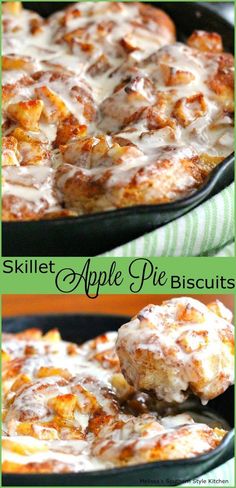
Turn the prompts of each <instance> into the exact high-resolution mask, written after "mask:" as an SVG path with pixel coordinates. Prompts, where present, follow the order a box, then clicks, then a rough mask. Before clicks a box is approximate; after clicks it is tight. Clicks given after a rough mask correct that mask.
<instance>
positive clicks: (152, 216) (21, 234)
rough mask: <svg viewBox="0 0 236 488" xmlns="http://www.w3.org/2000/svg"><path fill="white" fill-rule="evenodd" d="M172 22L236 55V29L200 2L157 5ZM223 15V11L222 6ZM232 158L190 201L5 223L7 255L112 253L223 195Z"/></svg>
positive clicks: (40, 7) (44, 11) (55, 6)
mask: <svg viewBox="0 0 236 488" xmlns="http://www.w3.org/2000/svg"><path fill="white" fill-rule="evenodd" d="M66 5H68V2H52V1H51V2H38V3H37V2H25V4H24V6H25V7H26V8H31V9H32V10H36V11H37V12H39V13H40V14H41V15H43V16H45V17H47V16H48V15H50V14H51V13H53V12H55V11H57V10H60V9H61V8H63V7H64V6H66ZM152 5H157V6H158V7H161V8H163V9H164V10H166V11H167V13H169V14H170V16H171V17H172V18H173V20H174V22H175V24H176V26H177V32H178V36H179V40H183V39H184V38H185V37H186V36H188V35H189V34H190V33H191V32H192V31H193V30H194V29H196V28H197V29H202V30H204V29H205V30H208V31H216V32H219V33H220V34H221V35H222V37H223V41H224V47H225V50H226V51H227V50H228V51H231V52H233V27H232V25H230V24H229V23H228V22H227V21H226V20H225V19H224V18H223V17H221V15H220V14H217V13H215V12H213V11H212V10H211V9H209V8H208V7H207V6H206V5H201V4H199V3H196V2H192V3H190V2H189V3H188V2H187V3H185V2H178V3H175V2H171V3H168V2H167V3H165V2H164V3H158V2H157V3H156V2H152ZM218 10H219V11H220V7H218ZM233 173H234V157H233V154H232V155H231V156H229V157H228V158H227V159H226V160H224V161H223V162H222V163H221V164H220V165H219V166H218V167H217V168H216V169H215V170H214V171H213V172H212V173H211V174H210V176H209V178H208V180H207V181H206V182H205V183H204V185H203V186H202V187H201V188H200V189H199V190H198V191H196V192H194V193H193V195H191V196H190V197H188V198H184V199H182V200H179V201H176V202H173V203H168V204H162V205H139V206H135V207H129V208H123V209H119V210H113V211H108V212H102V213H97V214H93V215H84V216H80V217H70V218H67V219H65V218H61V219H54V220H50V221H48V220H41V221H38V222H34V221H30V222H4V223H3V232H2V254H3V256H94V255H98V254H101V253H103V252H106V251H109V250H110V249H113V248H115V247H117V246H119V245H121V244H124V243H125V242H128V241H131V240H132V239H135V238H137V237H139V236H141V235H143V234H145V233H147V232H150V231H152V230H154V229H155V228H158V227H160V226H161V225H163V224H165V223H167V222H170V221H171V220H173V219H176V218H177V217H179V216H181V215H183V214H185V213H186V212H188V211H189V210H190V209H192V208H194V207H196V206H197V205H199V204H200V203H201V202H202V201H204V200H206V199H208V198H210V197H211V196H213V195H214V194H216V193H218V192H219V191H221V190H222V189H223V188H225V187H226V186H228V185H229V184H230V183H231V182H232V181H233V176H234V175H233Z"/></svg>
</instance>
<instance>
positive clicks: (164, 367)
mask: <svg viewBox="0 0 236 488" xmlns="http://www.w3.org/2000/svg"><path fill="white" fill-rule="evenodd" d="M216 308H217V315H216V313H214V311H212V310H214V307H213V305H212V304H211V306H210V309H209V308H208V307H206V306H205V305H203V304H202V303H201V302H199V301H198V300H195V299H193V298H185V297H181V298H173V299H171V300H168V301H166V302H163V304H162V305H161V306H155V305H149V306H147V307H145V308H144V309H143V310H141V311H140V312H139V314H137V316H136V317H134V319H133V320H131V322H129V323H127V324H125V325H123V326H122V327H121V328H120V329H119V333H118V339H117V343H116V350H117V354H118V356H119V359H120V363H121V370H122V373H123V374H124V376H125V378H126V380H127V381H128V383H130V384H131V385H133V386H134V387H135V389H144V390H154V391H155V393H156V395H157V397H158V398H159V399H163V400H165V401H167V402H183V401H184V400H185V399H186V398H187V397H188V395H189V394H190V392H192V393H194V394H195V395H197V396H199V397H200V399H201V401H202V403H203V404H206V403H207V402H208V401H209V400H211V399H212V398H215V397H216V396H218V395H220V394H221V393H223V392H224V391H225V390H226V389H227V388H228V386H229V385H231V384H232V383H233V377H234V333H233V326H232V325H231V324H230V322H229V321H228V320H225V318H222V311H221V310H222V309H223V312H224V308H223V306H222V305H221V307H219V305H217V304H216ZM223 317H225V313H223Z"/></svg>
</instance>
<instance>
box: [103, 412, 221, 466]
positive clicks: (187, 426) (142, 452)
mask: <svg viewBox="0 0 236 488" xmlns="http://www.w3.org/2000/svg"><path fill="white" fill-rule="evenodd" d="M164 425H165V427H164ZM166 429H167V430H166ZM224 435H225V431H224V430H222V429H218V428H215V429H211V428H210V427H207V426H206V425H205V424H195V423H194V421H193V419H192V418H191V417H190V416H189V415H186V414H183V415H177V416H176V417H173V418H171V417H169V418H168V419H165V418H163V419H162V421H160V422H159V421H157V420H156V419H155V417H152V416H151V415H141V416H139V417H138V418H135V417H130V418H129V417H127V418H124V417H123V418H122V416H120V418H118V419H116V421H115V422H114V421H111V422H110V423H108V425H105V426H104V427H102V429H101V430H100V432H99V433H98V437H97V439H96V440H95V442H94V445H93V453H94V454H95V455H96V456H97V457H98V458H100V459H102V460H104V461H112V462H113V463H114V464H116V465H117V466H126V465H130V464H131V465H132V464H139V463H144V462H150V461H165V460H170V459H184V458H191V457H194V456H196V455H198V454H203V453H204V452H207V451H209V450H210V449H212V448H215V447H217V446H218V444H219V443H220V442H221V440H222V438H223V437H224Z"/></svg>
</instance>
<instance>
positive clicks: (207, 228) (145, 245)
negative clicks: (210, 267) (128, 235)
mask: <svg viewBox="0 0 236 488" xmlns="http://www.w3.org/2000/svg"><path fill="white" fill-rule="evenodd" d="M234 251H235V250H234V183H232V184H231V185H229V186H228V187H227V188H225V189H224V190H223V191H221V192H220V193H218V194H217V195H215V196H214V197H212V198H210V199H209V200H207V201H206V202H205V203H202V204H201V205H199V206H198V207H197V208H195V209H193V210H191V211H190V212H188V213H187V214H186V215H184V216H183V217H180V218H178V219H176V220H174V221H172V222H170V223H169V224H166V225H164V226H162V227H160V228H159V229H156V230H154V231H152V232H150V233H148V234H145V235H143V236H141V237H139V238H138V239H135V240H133V241H131V242H128V243H127V244H124V245H123V246H119V247H117V248H115V249H113V250H112V251H109V252H106V253H105V254H103V256H110V257H111V256H131V257H135V256H138V257H140V256H141V257H150V256H157V257H159V256H220V257H223V256H225V257H226V256H234Z"/></svg>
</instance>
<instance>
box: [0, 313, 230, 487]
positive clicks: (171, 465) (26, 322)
mask: <svg viewBox="0 0 236 488" xmlns="http://www.w3.org/2000/svg"><path fill="white" fill-rule="evenodd" d="M127 320H129V318H128V317H124V316H120V315H38V316H37V315H33V316H19V317H13V318H8V319H5V320H3V331H5V332H20V331H21V330H23V329H26V328H30V327H39V328H40V329H42V330H43V332H46V331H48V330H49V329H51V328H54V327H57V328H58V329H59V330H60V332H61V335H62V337H63V339H65V340H67V341H72V342H73V341H74V342H78V343H81V342H84V341H86V340H88V339H91V338H92V337H95V336H96V335H99V334H102V333H104V332H107V331H109V330H117V329H118V328H119V327H120V325H122V324H124V323H125V322H127ZM208 405H209V406H210V407H211V408H212V409H213V410H214V411H215V412H217V413H218V414H219V415H220V416H221V417H223V418H225V420H226V421H227V422H228V423H229V425H230V426H231V427H233V424H234V408H233V405H234V393H233V388H232V387H231V388H229V389H228V390H227V391H226V392H225V393H224V394H223V395H221V396H220V397H218V398H216V399H215V400H212V401H211V402H209V404H208ZM233 450H234V440H233V430H231V431H230V432H229V434H227V436H226V437H225V439H224V440H223V442H222V443H221V444H220V445H219V446H218V447H217V448H216V449H214V450H213V451H211V452H210V453H208V454H204V455H202V456H198V457H196V458H193V459H184V460H183V461H181V460H179V461H159V462H153V463H148V464H141V465H138V466H137V465H136V466H130V467H127V468H116V469H109V470H105V471H94V472H90V473H89V472H87V473H66V474H21V475H17V474H3V483H2V485H3V486H124V485H125V486H144V485H145V486H148V485H152V486H154V485H155V486H175V485H178V484H180V483H183V482H185V481H188V480H190V479H193V478H195V477H197V476H200V475H202V474H204V473H205V472H207V471H210V470H211V469H213V468H215V467H216V466H219V465H220V464H222V463H224V462H226V461H227V460H228V459H230V458H231V457H232V456H233Z"/></svg>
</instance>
